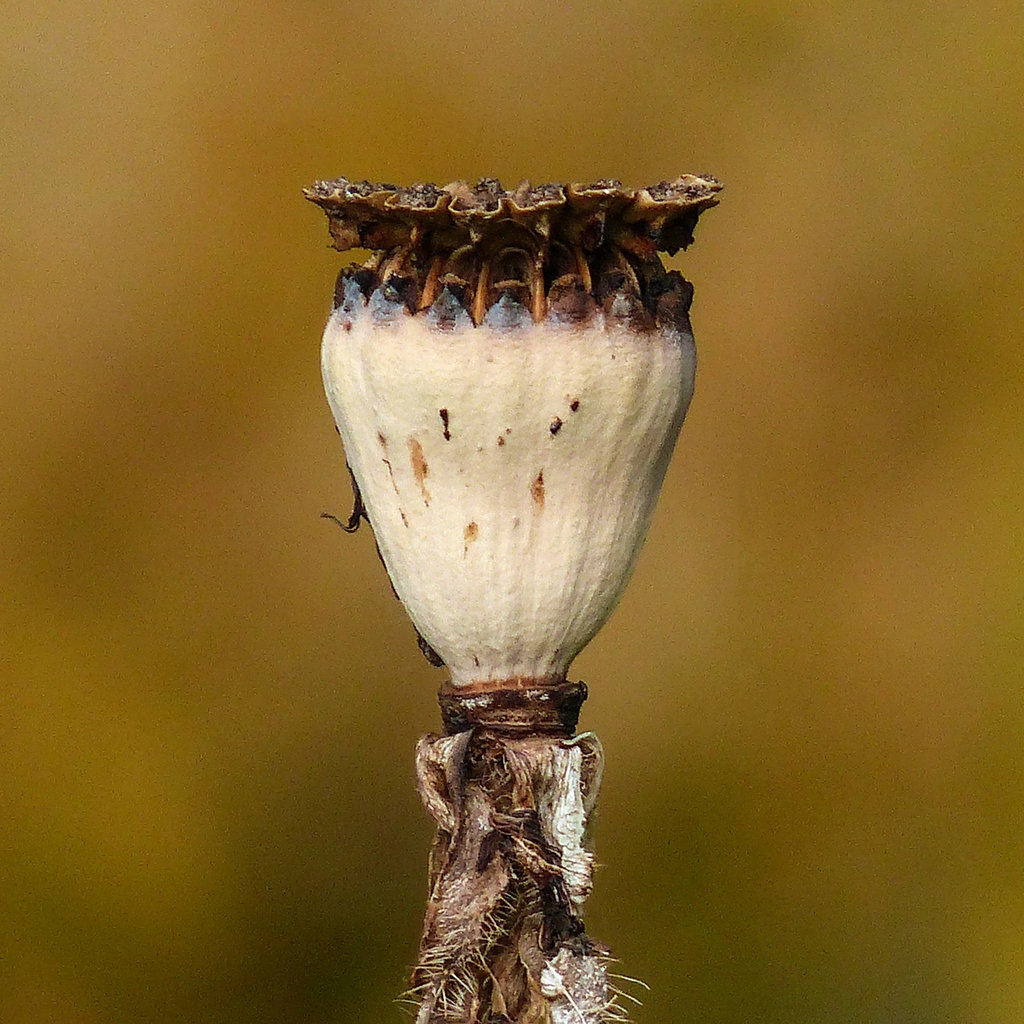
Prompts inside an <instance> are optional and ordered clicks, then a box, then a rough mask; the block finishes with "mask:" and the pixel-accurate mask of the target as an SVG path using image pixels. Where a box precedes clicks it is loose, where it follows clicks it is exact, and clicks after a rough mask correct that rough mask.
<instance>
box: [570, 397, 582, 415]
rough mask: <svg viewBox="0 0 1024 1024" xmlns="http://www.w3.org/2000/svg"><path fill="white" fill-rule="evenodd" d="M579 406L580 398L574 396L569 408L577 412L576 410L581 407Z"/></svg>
mask: <svg viewBox="0 0 1024 1024" xmlns="http://www.w3.org/2000/svg"><path fill="white" fill-rule="evenodd" d="M579 407H580V400H579V399H578V398H574V399H573V400H572V401H571V402H570V403H569V408H570V410H572V412H576V410H577V409H579Z"/></svg>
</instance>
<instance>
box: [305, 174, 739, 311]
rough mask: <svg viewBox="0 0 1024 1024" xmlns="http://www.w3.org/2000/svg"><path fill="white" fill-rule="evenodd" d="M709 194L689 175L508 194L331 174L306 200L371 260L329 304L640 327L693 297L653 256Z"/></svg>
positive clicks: (493, 185)
mask: <svg viewBox="0 0 1024 1024" xmlns="http://www.w3.org/2000/svg"><path fill="white" fill-rule="evenodd" d="M720 188H721V185H720V184H719V183H718V182H717V181H716V180H715V179H714V178H712V177H710V176H707V177H697V176H695V175H681V176H680V177H678V178H675V179H674V180H672V181H662V182H660V183H658V184H657V185H651V186H648V187H647V188H640V189H626V188H623V187H622V185H621V183H620V182H618V181H614V180H602V181H596V182H592V183H590V184H578V183H577V184H566V185H562V184H546V185H531V184H530V183H529V182H528V181H524V182H522V183H520V184H519V185H518V186H517V187H516V188H515V189H513V190H511V191H509V190H507V189H505V188H504V187H503V186H502V185H501V183H500V182H499V181H498V180H497V179H495V178H483V179H481V180H480V181H478V182H477V183H476V184H475V185H470V184H469V183H468V182H465V181H455V182H452V183H450V184H448V185H445V186H443V187H442V186H438V185H434V184H430V183H421V184H415V185H410V186H408V187H399V186H396V185H390V184H378V183H374V182H370V181H349V180H348V179H346V178H337V179H335V180H332V181H318V182H316V183H315V184H314V185H313V186H312V187H311V188H308V189H306V190H305V195H306V198H307V199H309V200H310V201H311V202H314V203H316V204H317V205H318V206H320V207H321V208H322V209H323V210H324V212H325V213H326V214H327V216H328V219H329V223H330V232H331V237H332V239H333V242H334V246H335V248H336V249H338V250H341V251H345V250H348V249H359V248H361V249H368V250H370V251H371V253H372V255H371V257H370V259H369V260H368V261H367V263H366V264H365V265H363V266H361V267H350V268H348V269H346V270H345V271H342V274H341V277H340V278H339V284H338V292H337V295H336V300H337V304H340V303H341V301H342V298H343V295H344V290H345V288H346V287H347V286H348V285H349V284H350V283H354V284H355V285H356V286H357V287H358V288H359V289H360V290H361V291H362V293H363V294H364V295H369V294H371V293H372V292H374V291H376V290H378V289H380V290H381V291H382V293H383V294H384V295H385V296H386V297H387V298H388V299H390V300H391V301H393V302H398V303H400V304H401V305H403V306H404V307H405V308H406V310H407V311H408V312H409V313H419V312H427V311H430V310H433V311H434V313H435V315H436V317H437V318H438V319H439V320H440V321H441V322H442V323H443V322H445V321H446V320H447V321H448V322H453V319H454V318H455V317H456V315H457V313H458V312H459V311H460V310H464V311H465V312H466V313H468V314H469V316H470V317H471V319H472V321H473V323H475V324H477V325H479V324H481V323H482V322H483V321H484V319H485V318H486V317H487V315H488V313H491V312H492V311H493V312H494V313H495V315H496V316H497V317H498V318H500V319H501V320H502V321H504V322H506V323H507V324H508V325H512V324H514V323H516V322H522V321H523V320H525V319H527V318H529V319H532V320H534V321H535V322H539V321H541V320H543V319H545V318H546V317H547V316H549V315H551V316H554V317H556V318H557V319H561V320H566V321H570V322H585V321H587V320H589V319H590V318H591V317H592V316H593V315H594V313H596V312H597V311H598V310H599V309H600V310H603V312H604V313H605V314H606V315H612V316H613V317H614V318H616V319H624V320H627V321H629V322H630V324H631V326H633V327H634V329H640V330H651V329H653V328H654V327H655V326H657V325H658V324H660V323H661V322H665V323H667V324H668V323H671V321H672V320H673V318H679V317H680V316H683V315H685V313H686V310H687V309H688V308H689V303H690V298H691V291H690V289H689V286H688V284H687V283H686V282H685V280H684V279H683V278H682V277H681V276H680V275H679V274H678V273H677V272H675V271H672V272H666V271H665V269H664V267H663V266H662V264H661V260H660V259H659V258H658V253H659V252H668V253H670V254H671V253H675V252H677V251H678V250H679V249H685V248H686V247H687V246H688V245H689V244H690V242H691V241H692V240H693V229H694V226H695V225H696V223H697V218H698V217H699V216H700V214H701V213H702V212H703V211H704V210H706V209H708V208H709V207H712V206H715V205H716V204H717V203H718V199H717V196H716V193H717V192H718V191H719V190H720ZM524 314H525V315H524Z"/></svg>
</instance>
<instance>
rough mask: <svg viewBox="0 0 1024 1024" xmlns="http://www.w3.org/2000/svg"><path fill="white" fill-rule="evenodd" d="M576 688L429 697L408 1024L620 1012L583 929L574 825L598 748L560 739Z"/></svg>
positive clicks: (585, 866) (422, 745)
mask: <svg viewBox="0 0 1024 1024" xmlns="http://www.w3.org/2000/svg"><path fill="white" fill-rule="evenodd" d="M585 693H586V690H585V687H582V684H568V683H564V682H561V683H538V682H537V681H534V680H516V681H505V682H504V683H503V684H500V685H498V686H491V687H486V686H476V687H472V688H469V687H466V688H459V691H456V690H455V689H454V688H453V687H448V688H447V689H445V690H443V691H442V694H441V704H442V709H443V711H444V718H445V723H446V726H447V727H448V731H447V734H446V735H444V736H436V735H429V736H425V737H423V739H421V740H420V742H419V745H418V747H417V750H416V774H417V780H418V786H419V791H420V796H421V798H422V800H423V803H424V806H425V807H426V809H427V811H428V812H429V813H430V814H431V816H432V817H433V818H434V820H435V821H436V822H437V835H436V837H435V839H434V846H433V849H432V851H431V857H430V895H429V901H428V904H427V912H426V917H425V920H424V926H423V938H422V940H421V943H420V956H419V962H418V964H417V966H416V969H415V971H414V972H413V978H412V990H411V993H410V995H411V996H412V997H414V998H415V999H416V1001H417V1003H418V1007H419V1009H418V1014H417V1017H416V1024H606V1022H609V1021H614V1020H620V1019H622V1018H623V1013H622V1010H621V1007H620V1006H619V1005H618V1003H617V1001H616V998H615V991H614V989H613V987H612V986H611V985H610V983H609V981H608V975H607V964H608V962H609V955H608V950H607V949H606V948H605V947H603V946H601V945H599V944H597V943H595V942H594V941H593V940H591V939H590V938H589V937H588V936H587V934H586V932H585V931H584V926H583V921H582V920H581V918H580V914H581V911H582V908H583V903H584V901H585V900H586V898H587V896H588V895H589V894H590V890H591V884H592V882H591V870H592V864H593V855H592V854H591V853H590V852H589V851H588V850H587V849H586V847H585V838H586V825H587V819H588V818H589V816H590V814H591V812H592V811H593V808H594V804H595V803H596V800H597V792H598V788H599V786H600V780H601V770H602V765H603V754H602V751H601V745H600V743H599V742H598V740H597V737H596V736H595V735H594V734H593V733H583V734H581V735H579V736H573V730H574V728H575V724H576V716H577V715H578V711H579V705H580V704H581V703H582V700H583V698H584V696H585Z"/></svg>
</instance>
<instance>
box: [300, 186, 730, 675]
mask: <svg viewBox="0 0 1024 1024" xmlns="http://www.w3.org/2000/svg"><path fill="white" fill-rule="evenodd" d="M719 188H720V186H719V184H718V183H717V182H716V181H715V180H714V179H711V178H698V177H693V176H683V177H680V178H677V179H676V180H675V181H671V182H662V183H661V184H660V185H657V186H653V187H651V188H646V189H639V190H629V189H623V188H622V187H620V185H619V183H618V182H615V181H599V182H596V183H593V184H589V185H565V186H562V185H541V186H538V187H531V186H530V185H529V183H523V184H521V185H520V186H519V187H518V188H516V189H515V190H514V191H512V192H509V191H506V190H505V189H503V188H502V187H501V185H500V184H499V183H498V182H497V181H495V180H493V179H485V180H483V181H480V182H479V183H478V184H477V185H475V186H470V185H468V184H467V183H465V182H455V183H453V184H450V185H447V186H445V187H443V188H440V187H437V186H434V185H429V184H424V185H415V186H412V187H411V188H396V187H394V186H391V185H375V184H372V183H369V182H349V181H347V180H345V179H339V180H336V181H329V182H318V183H317V184H316V185H314V186H313V187H312V188H311V189H309V190H307V193H306V194H307V197H308V198H309V199H311V200H312V201H313V202H315V203H317V204H318V205H319V206H321V207H322V208H323V209H324V210H325V211H326V213H327V214H328V216H329V218H330V228H331V234H332V236H333V239H334V243H335V245H336V247H337V248H339V249H347V248H355V247H359V248H364V249H369V250H370V251H371V256H370V258H369V260H368V261H367V262H366V263H365V264H364V265H362V266H353V267H350V268H348V269H346V270H344V271H342V273H341V275H340V277H339V279H338V285H337V289H336V294H335V305H334V309H333V311H332V313H331V315H330V318H329V320H328V323H327V328H326V330H325V332H324V337H323V350H322V356H323V358H322V366H323V378H324V384H325V387H326V390H327V396H328V399H329V401H330V405H331V410H332V412H333V414H334V418H335V421H336V423H337V425H338V430H339V432H340V434H341V437H342V441H343V443H344V446H345V452H346V455H347V458H348V462H349V466H350V468H351V470H352V474H353V476H354V479H355V481H356V483H357V485H358V488H359V492H360V493H361V496H362V501H363V502H364V503H365V510H366V515H367V517H368V519H369V521H370V523H371V525H372V527H373V531H374V534H375V536H376V538H377V543H378V545H379V547H380V553H381V556H382V558H383V560H384V564H385V565H386V566H387V569H388V572H389V573H390V575H391V580H392V582H393V584H394V587H395V591H396V592H397V593H398V596H399V597H400V598H401V600H402V602H403V603H404V605H405V607H406V609H407V610H408V612H409V615H410V616H411V618H412V621H413V623H414V624H415V626H416V628H417V630H418V631H419V633H420V635H421V637H422V638H423V639H424V640H425V641H426V642H427V643H428V644H429V645H430V647H431V648H433V650H434V651H435V652H437V654H438V655H439V657H440V658H441V659H442V660H443V661H444V663H445V664H446V665H447V666H448V668H449V670H450V672H451V681H452V684H453V685H454V686H456V687H459V686H465V685H467V684H472V683H487V682H502V681H509V682H511V681H513V680H520V681H524V680H534V681H538V682H540V681H545V682H557V681H560V680H562V679H564V678H565V674H566V671H567V669H568V667H569V664H570V662H571V661H572V660H573V658H574V657H575V656H576V655H577V654H578V653H579V651H580V650H581V649H582V648H583V647H584V646H585V645H586V644H587V643H588V642H589V641H590V639H591V638H592V637H593V636H594V634H595V633H596V632H597V631H598V629H600V627H601V626H602V625H603V623H604V622H605V620H606V619H607V618H608V616H609V615H610V614H611V612H612V610H613V609H614V607H615V605H616V604H617V602H618V600H619V598H620V596H621V594H622V592H623V589H624V588H625V586H626V583H627V582H628V580H629V577H630V575H631V573H632V570H633V567H634V565H635V564H636V559H637V555H638V553H639V551H640V547H641V545H642V543H643V540H644V537H645V535H646V533H647V530H648V526H649V524H650V520H651V514H652V512H653V509H654V505H655V501H656V500H657V497H658V492H659V490H660V488H661V483H662V480H663V478H664V475H665V470H666V467H667V465H668V461H669V457H670V455H671V452H672V448H673V445H674V444H675V440H676V437H677V434H678V432H679V428H680V426H681V424H682V422H683V417H684V416H685V414H686V410H687V407H688V405H689V402H690V398H691V396H692V393H693V378H694V368H695V351H694V342H693V335H692V333H691V329H690V320H689V315H688V312H689V308H690V301H691V298H692V295H693V289H692V287H691V286H690V284H689V283H688V282H687V281H686V280H685V279H684V278H683V277H682V276H681V275H680V274H679V273H678V271H666V270H665V269H664V267H663V266H662V263H661V260H660V259H659V257H658V252H659V251H668V252H670V253H674V252H675V251H676V250H678V249H679V248H684V247H685V246H686V245H687V244H688V243H689V242H690V241H691V240H692V231H693V227H694V225H695V223H696V221H697V217H698V216H699V214H700V213H701V212H702V211H703V210H705V209H707V208H708V207H710V206H713V205H715V203H716V202H717V199H716V197H715V193H716V192H717V191H718V189H719Z"/></svg>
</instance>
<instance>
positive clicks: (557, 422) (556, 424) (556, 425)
mask: <svg viewBox="0 0 1024 1024" xmlns="http://www.w3.org/2000/svg"><path fill="white" fill-rule="evenodd" d="M561 429H562V420H561V417H559V416H556V417H555V418H554V419H553V420H552V421H551V426H550V427H548V430H550V431H551V436H552V437H554V436H555V434H557V433H558V432H559V431H560V430H561Z"/></svg>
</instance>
